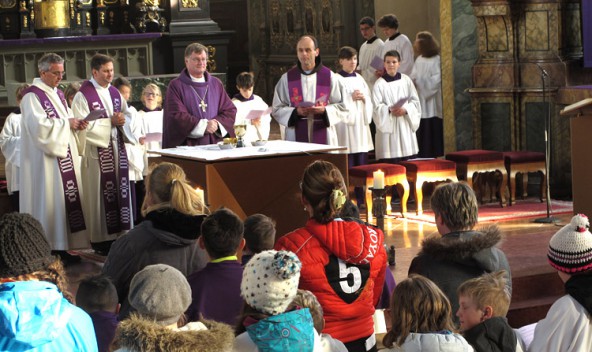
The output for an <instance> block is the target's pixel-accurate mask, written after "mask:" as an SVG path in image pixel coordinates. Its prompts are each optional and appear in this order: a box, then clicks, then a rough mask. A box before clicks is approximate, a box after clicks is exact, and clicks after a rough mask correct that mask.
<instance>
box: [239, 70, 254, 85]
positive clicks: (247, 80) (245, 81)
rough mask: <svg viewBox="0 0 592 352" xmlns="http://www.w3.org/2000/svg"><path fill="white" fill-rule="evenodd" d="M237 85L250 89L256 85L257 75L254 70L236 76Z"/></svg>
mask: <svg viewBox="0 0 592 352" xmlns="http://www.w3.org/2000/svg"><path fill="white" fill-rule="evenodd" d="M236 85H237V86H238V87H239V88H243V89H249V88H251V87H253V86H255V75H254V74H253V72H241V73H239V74H238V76H236Z"/></svg>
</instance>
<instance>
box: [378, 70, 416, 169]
mask: <svg viewBox="0 0 592 352" xmlns="http://www.w3.org/2000/svg"><path fill="white" fill-rule="evenodd" d="M403 98H406V99H407V101H406V102H405V103H404V104H403V106H402V107H403V108H405V109H406V110H407V114H405V115H404V116H394V115H393V114H391V113H390V111H389V108H390V107H391V106H393V105H395V104H397V103H398V102H399V101H400V100H401V99H403ZM372 101H373V102H374V117H373V118H374V123H375V124H376V145H375V150H376V159H390V158H402V157H405V156H410V155H413V154H417V153H418V151H419V148H418V146H417V137H416V136H415V131H417V129H418V128H419V123H420V121H421V105H420V104H419V97H418V96H417V91H416V90H415V86H414V85H413V82H412V81H411V79H410V78H409V76H407V75H404V74H402V75H401V79H399V80H396V81H392V82H387V81H385V80H384V78H382V77H381V78H379V79H378V80H377V81H376V84H374V91H373V92H372Z"/></svg>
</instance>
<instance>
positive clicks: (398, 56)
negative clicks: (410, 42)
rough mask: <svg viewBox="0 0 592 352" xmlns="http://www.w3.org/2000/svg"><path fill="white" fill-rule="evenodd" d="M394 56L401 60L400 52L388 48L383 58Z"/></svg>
mask: <svg viewBox="0 0 592 352" xmlns="http://www.w3.org/2000/svg"><path fill="white" fill-rule="evenodd" d="M389 56H390V57H396V58H397V61H399V62H401V54H400V53H399V52H398V51H396V50H389V51H387V52H386V53H385V54H384V57H383V58H382V59H383V60H386V58H387V57H389Z"/></svg>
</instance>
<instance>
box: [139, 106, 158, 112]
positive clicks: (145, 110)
mask: <svg viewBox="0 0 592 352" xmlns="http://www.w3.org/2000/svg"><path fill="white" fill-rule="evenodd" d="M140 111H144V112H152V111H162V108H161V107H160V106H159V107H157V108H156V109H152V110H150V109H148V108H147V107H145V106H142V108H141V109H140Z"/></svg>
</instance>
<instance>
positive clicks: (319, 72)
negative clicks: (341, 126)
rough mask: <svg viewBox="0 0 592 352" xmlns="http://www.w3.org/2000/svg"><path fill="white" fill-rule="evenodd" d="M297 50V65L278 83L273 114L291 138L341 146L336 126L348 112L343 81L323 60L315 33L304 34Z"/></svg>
mask: <svg viewBox="0 0 592 352" xmlns="http://www.w3.org/2000/svg"><path fill="white" fill-rule="evenodd" d="M296 51H297V55H298V63H297V65H296V66H295V67H294V68H292V69H290V70H289V71H288V72H286V73H284V74H283V75H282V77H281V78H280V80H279V82H278V83H277V85H276V86H275V92H274V96H273V103H272V105H273V113H272V115H273V117H274V118H275V119H276V120H277V122H278V123H279V124H280V126H283V127H284V128H285V133H284V139H286V140H288V141H298V142H312V143H319V144H329V145H339V141H338V140H337V133H336V132H335V125H336V124H338V123H340V122H342V121H343V120H344V119H346V118H347V115H348V110H347V108H346V106H345V104H344V103H343V100H342V97H341V83H340V80H339V79H338V77H337V76H335V74H334V73H333V72H331V70H330V69H329V68H327V67H325V66H324V65H323V64H322V63H321V57H320V52H319V48H318V45H317V41H316V39H315V38H314V37H313V36H310V35H305V36H302V37H301V38H300V39H299V40H298V44H297V45H296Z"/></svg>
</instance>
